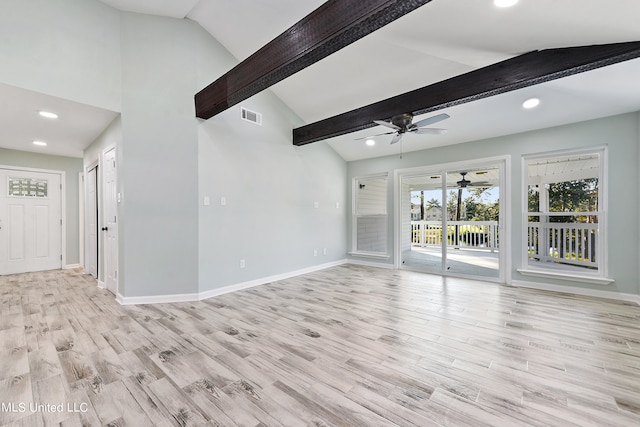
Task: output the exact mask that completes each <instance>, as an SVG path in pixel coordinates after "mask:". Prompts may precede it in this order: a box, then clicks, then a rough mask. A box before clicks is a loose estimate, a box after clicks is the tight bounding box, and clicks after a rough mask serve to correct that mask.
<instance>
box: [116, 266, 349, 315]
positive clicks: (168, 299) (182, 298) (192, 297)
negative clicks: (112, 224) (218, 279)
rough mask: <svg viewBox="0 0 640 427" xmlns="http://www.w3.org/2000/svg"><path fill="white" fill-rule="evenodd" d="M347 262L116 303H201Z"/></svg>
mask: <svg viewBox="0 0 640 427" xmlns="http://www.w3.org/2000/svg"><path fill="white" fill-rule="evenodd" d="M346 263H347V260H340V261H335V262H330V263H326V264H320V265H315V266H313V267H308V268H303V269H300V270H296V271H291V272H289V273H283V274H277V275H275V276H269V277H262V278H260V279H256V280H251V281H248V282H243V283H236V284H234V285H229V286H224V287H222V288H217V289H211V290H208V291H204V292H199V293H192V294H175V295H156V296H141V297H125V296H123V295H122V294H120V293H118V294H117V295H116V301H118V303H120V304H121V305H134V304H162V303H173V302H192V301H201V300H203V299H207V298H213V297H216V296H219V295H224V294H228V293H230V292H237V291H241V290H243V289H249V288H253V287H256V286H261V285H266V284H267V283H272V282H277V281H278V280H285V279H289V278H291V277H296V276H300V275H303V274H308V273H313V272H314V271H319V270H324V269H327V268H331V267H336V266H339V265H343V264H346Z"/></svg>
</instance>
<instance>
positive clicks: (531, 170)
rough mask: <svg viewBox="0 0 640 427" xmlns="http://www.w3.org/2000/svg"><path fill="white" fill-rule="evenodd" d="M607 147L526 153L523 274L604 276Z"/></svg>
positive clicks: (524, 169)
mask: <svg viewBox="0 0 640 427" xmlns="http://www.w3.org/2000/svg"><path fill="white" fill-rule="evenodd" d="M605 160H606V148H596V149H589V150H575V151H563V152H555V153H546V154H539V155H532V156H525V157H524V159H523V171H524V176H525V179H524V182H525V188H524V190H525V191H524V198H525V200H524V201H523V206H524V212H523V216H524V221H523V222H524V230H523V234H524V236H523V237H524V239H523V240H524V242H525V247H524V251H523V252H524V253H523V265H524V268H523V269H522V270H519V271H520V272H521V273H524V274H534V275H536V274H539V275H550V276H560V277H563V278H567V279H572V278H574V279H575V280H584V279H589V278H593V279H594V281H596V282H597V280H598V278H601V279H603V280H605V281H606V274H607V251H606V221H605V214H606V197H605V196H606V194H605V192H606V174H605V165H606V163H605Z"/></svg>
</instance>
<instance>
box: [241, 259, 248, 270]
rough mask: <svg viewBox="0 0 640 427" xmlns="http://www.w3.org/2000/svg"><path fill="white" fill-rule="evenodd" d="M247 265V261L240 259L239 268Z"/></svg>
mask: <svg viewBox="0 0 640 427" xmlns="http://www.w3.org/2000/svg"><path fill="white" fill-rule="evenodd" d="M246 266H247V263H246V262H245V260H243V259H241V260H240V268H245V267H246Z"/></svg>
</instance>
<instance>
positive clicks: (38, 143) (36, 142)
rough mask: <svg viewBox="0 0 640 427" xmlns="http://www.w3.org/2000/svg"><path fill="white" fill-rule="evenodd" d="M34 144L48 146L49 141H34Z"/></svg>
mask: <svg viewBox="0 0 640 427" xmlns="http://www.w3.org/2000/svg"><path fill="white" fill-rule="evenodd" d="M33 145H38V146H40V147H46V146H47V143H46V142H44V141H33Z"/></svg>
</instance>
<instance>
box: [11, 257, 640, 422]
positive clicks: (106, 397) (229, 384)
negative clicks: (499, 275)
mask: <svg viewBox="0 0 640 427" xmlns="http://www.w3.org/2000/svg"><path fill="white" fill-rule="evenodd" d="M0 405H1V406H0V426H41V425H47V426H48V425H60V426H100V425H108V426H136V427H142V426H393V425H397V426H474V427H477V426H616V427H620V426H638V425H640V307H639V306H638V305H637V304H635V303H631V302H629V303H625V302H621V301H612V300H604V299H598V298H588V297H577V296H573V295H568V294H559V293H552V292H544V291H536V290H529V289H519V288H511V287H506V286H499V285H496V284H489V283H484V282H480V281H473V280H463V279H452V278H442V277H439V276H432V275H425V274H419V273H414V272H408V271H394V270H381V269H375V268H371V267H362V266H353V265H345V266H340V267H335V268H331V269H327V270H323V271H320V272H316V273H312V274H307V275H304V276H300V277H296V278H292V279H288V280H283V281H280V282H276V283H272V284H269V285H265V286H261V287H258V288H253V289H249V290H245V291H240V292H236V293H233V294H226V295H223V296H220V297H216V298H212V299H209V300H205V301H201V302H197V303H177V304H158V305H140V306H127V307H123V306H120V305H118V304H117V303H116V302H115V300H114V298H113V296H112V295H111V294H109V293H108V292H106V291H104V290H101V289H98V288H97V287H96V283H95V281H94V280H93V279H92V278H90V277H89V276H86V275H83V274H80V272H77V271H51V272H44V273H32V274H22V275H12V276H1V277H0Z"/></svg>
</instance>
